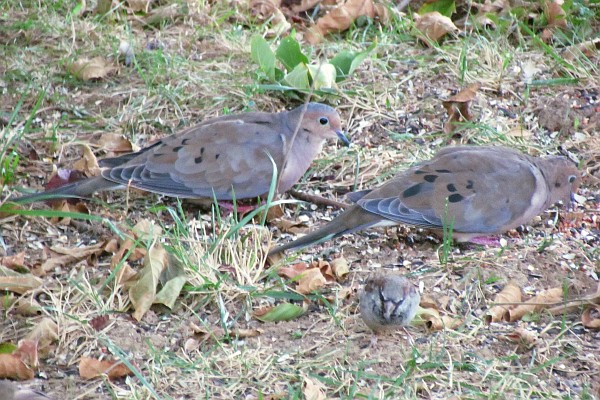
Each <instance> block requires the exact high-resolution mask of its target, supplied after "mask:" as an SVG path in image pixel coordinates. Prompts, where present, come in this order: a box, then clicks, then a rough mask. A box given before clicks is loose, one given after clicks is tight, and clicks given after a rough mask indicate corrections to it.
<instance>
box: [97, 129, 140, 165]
mask: <svg viewBox="0 0 600 400" xmlns="http://www.w3.org/2000/svg"><path fill="white" fill-rule="evenodd" d="M98 146H99V147H100V148H101V149H102V150H105V151H110V152H113V153H131V152H133V151H135V150H137V149H136V148H135V147H134V145H133V143H131V141H130V140H129V139H127V138H126V137H124V136H123V135H121V134H118V133H113V132H106V133H103V134H102V136H100V139H98ZM96 166H97V164H96Z"/></svg>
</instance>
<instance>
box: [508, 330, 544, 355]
mask: <svg viewBox="0 0 600 400" xmlns="http://www.w3.org/2000/svg"><path fill="white" fill-rule="evenodd" d="M504 338H505V339H506V340H508V341H509V342H513V343H516V344H517V345H518V346H519V348H520V349H521V351H523V350H529V349H531V348H532V347H534V346H535V345H536V344H537V342H538V335H537V333H536V332H533V331H530V330H528V329H525V328H522V327H518V328H517V329H515V330H514V331H513V332H511V333H509V334H507V335H505V336H504Z"/></svg>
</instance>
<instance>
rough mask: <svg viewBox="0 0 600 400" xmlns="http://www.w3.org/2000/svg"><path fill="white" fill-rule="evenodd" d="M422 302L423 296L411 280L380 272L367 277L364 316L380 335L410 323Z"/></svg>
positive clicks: (362, 294) (362, 297)
mask: <svg viewBox="0 0 600 400" xmlns="http://www.w3.org/2000/svg"><path fill="white" fill-rule="evenodd" d="M420 301H421V295H420V294H419V292H418V291H417V289H416V288H415V287H414V286H413V284H412V283H410V281H409V280H408V279H406V278H405V277H403V276H400V275H396V274H387V275H384V274H380V275H377V276H374V277H371V278H369V279H367V282H366V283H365V286H364V288H363V289H362V290H361V291H360V293H359V307H360V316H361V318H362V319H363V321H365V324H367V326H368V327H369V328H371V330H372V331H373V332H374V333H375V334H378V333H382V332H384V331H387V330H393V329H398V328H400V327H404V326H407V325H408V324H410V321H412V319H413V318H414V317H415V314H416V313H417V309H418V307H419V302H420Z"/></svg>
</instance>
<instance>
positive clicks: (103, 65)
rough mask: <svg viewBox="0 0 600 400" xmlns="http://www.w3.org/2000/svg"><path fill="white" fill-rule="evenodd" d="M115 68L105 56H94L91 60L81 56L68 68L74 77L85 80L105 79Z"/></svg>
mask: <svg viewBox="0 0 600 400" xmlns="http://www.w3.org/2000/svg"><path fill="white" fill-rule="evenodd" d="M114 69H115V68H114V67H113V66H112V64H110V63H109V62H108V61H107V60H105V59H104V58H103V57H94V58H92V59H91V60H90V59H87V58H81V59H79V60H77V61H75V62H74V63H72V64H69V66H68V67H67V70H68V71H69V72H70V73H71V74H73V76H74V77H76V78H77V79H80V80H83V81H89V80H92V79H103V78H105V77H106V76H108V74H110V73H111V72H112V71H113V70H114Z"/></svg>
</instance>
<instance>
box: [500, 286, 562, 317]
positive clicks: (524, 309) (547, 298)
mask: <svg viewBox="0 0 600 400" xmlns="http://www.w3.org/2000/svg"><path fill="white" fill-rule="evenodd" d="M562 298H563V289H562V288H560V287H558V288H552V289H548V290H544V291H542V292H540V293H539V294H538V295H537V296H535V297H533V298H531V299H530V300H528V301H527V302H526V303H523V304H520V305H518V306H517V307H515V308H513V309H511V310H509V312H508V314H509V321H510V322H514V321H517V320H520V319H521V318H523V316H524V315H526V314H529V313H531V312H540V311H542V310H544V309H546V308H549V307H550V306H553V305H555V304H556V303H559V302H560V301H562Z"/></svg>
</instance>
